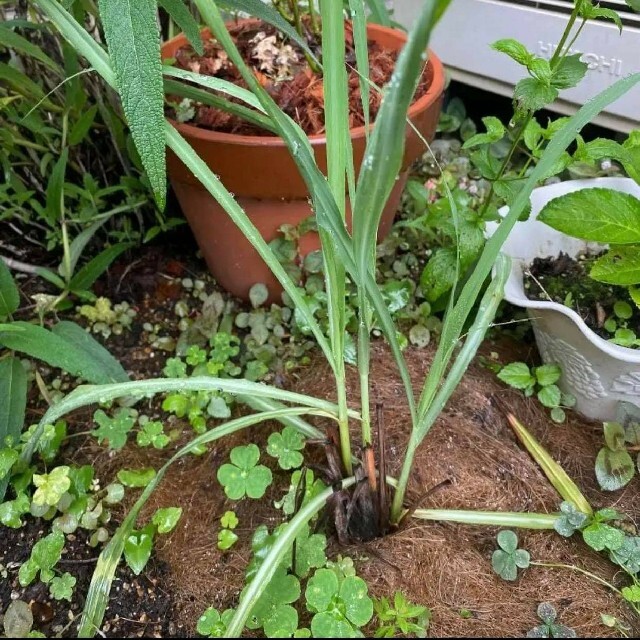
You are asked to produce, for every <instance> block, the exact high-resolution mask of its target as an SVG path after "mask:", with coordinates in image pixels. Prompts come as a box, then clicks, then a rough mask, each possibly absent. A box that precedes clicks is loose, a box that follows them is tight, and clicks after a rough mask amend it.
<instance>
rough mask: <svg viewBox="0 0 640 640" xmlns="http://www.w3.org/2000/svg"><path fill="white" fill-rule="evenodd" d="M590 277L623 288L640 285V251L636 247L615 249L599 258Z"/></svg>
mask: <svg viewBox="0 0 640 640" xmlns="http://www.w3.org/2000/svg"><path fill="white" fill-rule="evenodd" d="M589 275H590V276H591V277H592V278H593V279H594V280H598V281H599V282H605V283H606V284H615V285H621V286H625V287H626V286H631V285H636V284H640V251H639V250H638V247H635V246H623V247H615V248H612V249H610V250H609V251H607V253H605V254H604V255H603V256H601V257H600V258H598V259H597V260H596V262H595V263H594V265H593V267H591V272H590V273H589Z"/></svg>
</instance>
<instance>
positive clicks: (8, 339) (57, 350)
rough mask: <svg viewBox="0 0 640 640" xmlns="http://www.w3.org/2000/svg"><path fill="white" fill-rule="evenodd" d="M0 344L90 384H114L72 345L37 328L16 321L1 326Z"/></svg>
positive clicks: (100, 367)
mask: <svg viewBox="0 0 640 640" xmlns="http://www.w3.org/2000/svg"><path fill="white" fill-rule="evenodd" d="M0 344H2V345H4V346H5V347H7V348H8V349H13V350H14V351H19V352H20V353H25V354H27V355H28V356H30V357H31V358H36V359H38V360H42V361H44V362H46V363H47V364H48V365H50V366H52V367H58V368H60V369H63V370H64V371H66V372H68V373H70V374H71V375H73V376H78V377H79V378H84V379H85V380H88V381H89V382H93V383H95V384H107V383H110V382H113V379H112V378H110V377H109V375H108V374H107V372H105V371H104V369H103V368H102V366H101V365H100V363H98V362H96V361H95V360H94V359H93V358H92V357H90V356H89V355H88V354H87V353H86V352H85V351H84V350H83V349H82V348H81V347H79V346H78V345H77V344H75V343H74V342H73V341H69V340H67V339H65V338H64V337H62V336H59V335H56V334H54V333H52V332H51V331H48V330H47V329H44V328H43V327H40V326H37V325H35V324H30V323H28V322H23V321H16V322H12V323H11V324H9V325H0Z"/></svg>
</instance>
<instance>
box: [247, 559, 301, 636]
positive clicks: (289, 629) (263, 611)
mask: <svg viewBox="0 0 640 640" xmlns="http://www.w3.org/2000/svg"><path fill="white" fill-rule="evenodd" d="M298 598H300V582H299V581H298V578H296V577H295V576H294V575H291V574H290V573H288V572H287V569H286V568H285V567H283V566H280V567H278V568H277V569H276V571H275V573H274V575H273V578H271V581H270V582H269V584H268V585H267V587H266V589H265V590H264V591H263V593H262V595H261V596H260V598H259V599H258V601H257V602H256V604H255V606H254V607H253V609H252V610H251V613H250V615H249V618H248V620H247V627H249V629H258V628H259V627H262V628H263V629H264V632H265V634H266V636H267V637H268V638H290V637H291V636H292V635H293V633H294V631H295V630H296V629H297V628H298V612H297V611H296V610H295V609H294V608H293V607H292V606H291V603H292V602H296V601H297V600H298Z"/></svg>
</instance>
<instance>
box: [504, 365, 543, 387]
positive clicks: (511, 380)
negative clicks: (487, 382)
mask: <svg viewBox="0 0 640 640" xmlns="http://www.w3.org/2000/svg"><path fill="white" fill-rule="evenodd" d="M498 378H500V380H502V382H505V383H506V384H508V385H509V386H510V387H513V388H514V389H526V388H527V387H531V386H532V385H534V384H535V382H536V379H535V378H534V377H533V376H532V375H531V370H530V369H529V367H528V366H527V365H526V364H525V363H524V362H511V363H510V364H508V365H506V366H504V367H502V369H501V370H500V371H499V373H498Z"/></svg>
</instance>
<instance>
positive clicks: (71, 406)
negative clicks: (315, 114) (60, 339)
mask: <svg viewBox="0 0 640 640" xmlns="http://www.w3.org/2000/svg"><path fill="white" fill-rule="evenodd" d="M14 324H16V323H14ZM0 330H1V325H0ZM1 335H2V334H1V333H0V336H1ZM56 337H57V336H56ZM5 339H6V337H5ZM172 391H224V392H226V393H232V394H235V395H238V396H243V395H245V396H246V395H252V396H254V397H256V398H268V399H272V400H279V401H282V402H291V403H294V404H299V405H302V406H306V407H309V408H311V409H315V410H317V411H322V412H324V414H325V415H326V416H328V417H334V418H336V417H337V415H338V410H337V407H336V405H335V404H333V403H331V402H327V401H326V400H319V399H318V398H314V397H313V396H306V395H303V394H300V393H294V392H292V391H285V390H283V389H277V388H276V387H272V386H269V385H266V384H263V383H260V382H250V381H249V380H236V379H234V378H214V377H212V376H195V377H192V378H157V379H149V380H135V381H131V382H122V383H117V384H97V385H81V386H79V387H76V388H75V389H74V390H73V391H72V392H71V393H70V394H68V395H67V396H65V397H64V398H63V399H62V400H60V402H57V403H56V404H55V405H53V406H52V407H49V409H48V411H47V413H45V415H44V417H43V418H42V420H41V421H40V425H39V426H38V428H37V429H36V430H35V431H34V433H33V435H32V436H31V439H30V440H29V442H28V443H27V445H26V446H25V448H24V450H23V452H22V458H23V459H24V460H26V461H29V460H30V459H31V456H32V455H33V452H34V450H35V447H36V445H37V444H38V440H39V439H40V436H41V435H42V429H43V428H44V427H43V425H45V424H51V423H53V422H55V421H56V420H57V419H58V418H60V417H61V416H63V415H65V414H67V413H69V412H70V411H73V410H75V409H79V408H80V407H86V406H88V405H90V404H95V403H105V402H110V401H111V400H115V399H117V398H122V397H125V396H133V397H137V396H139V397H143V396H147V395H155V394H158V393H170V392H172ZM349 416H350V417H352V418H355V419H358V418H359V417H360V416H359V414H358V413H357V412H356V411H350V412H349Z"/></svg>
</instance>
